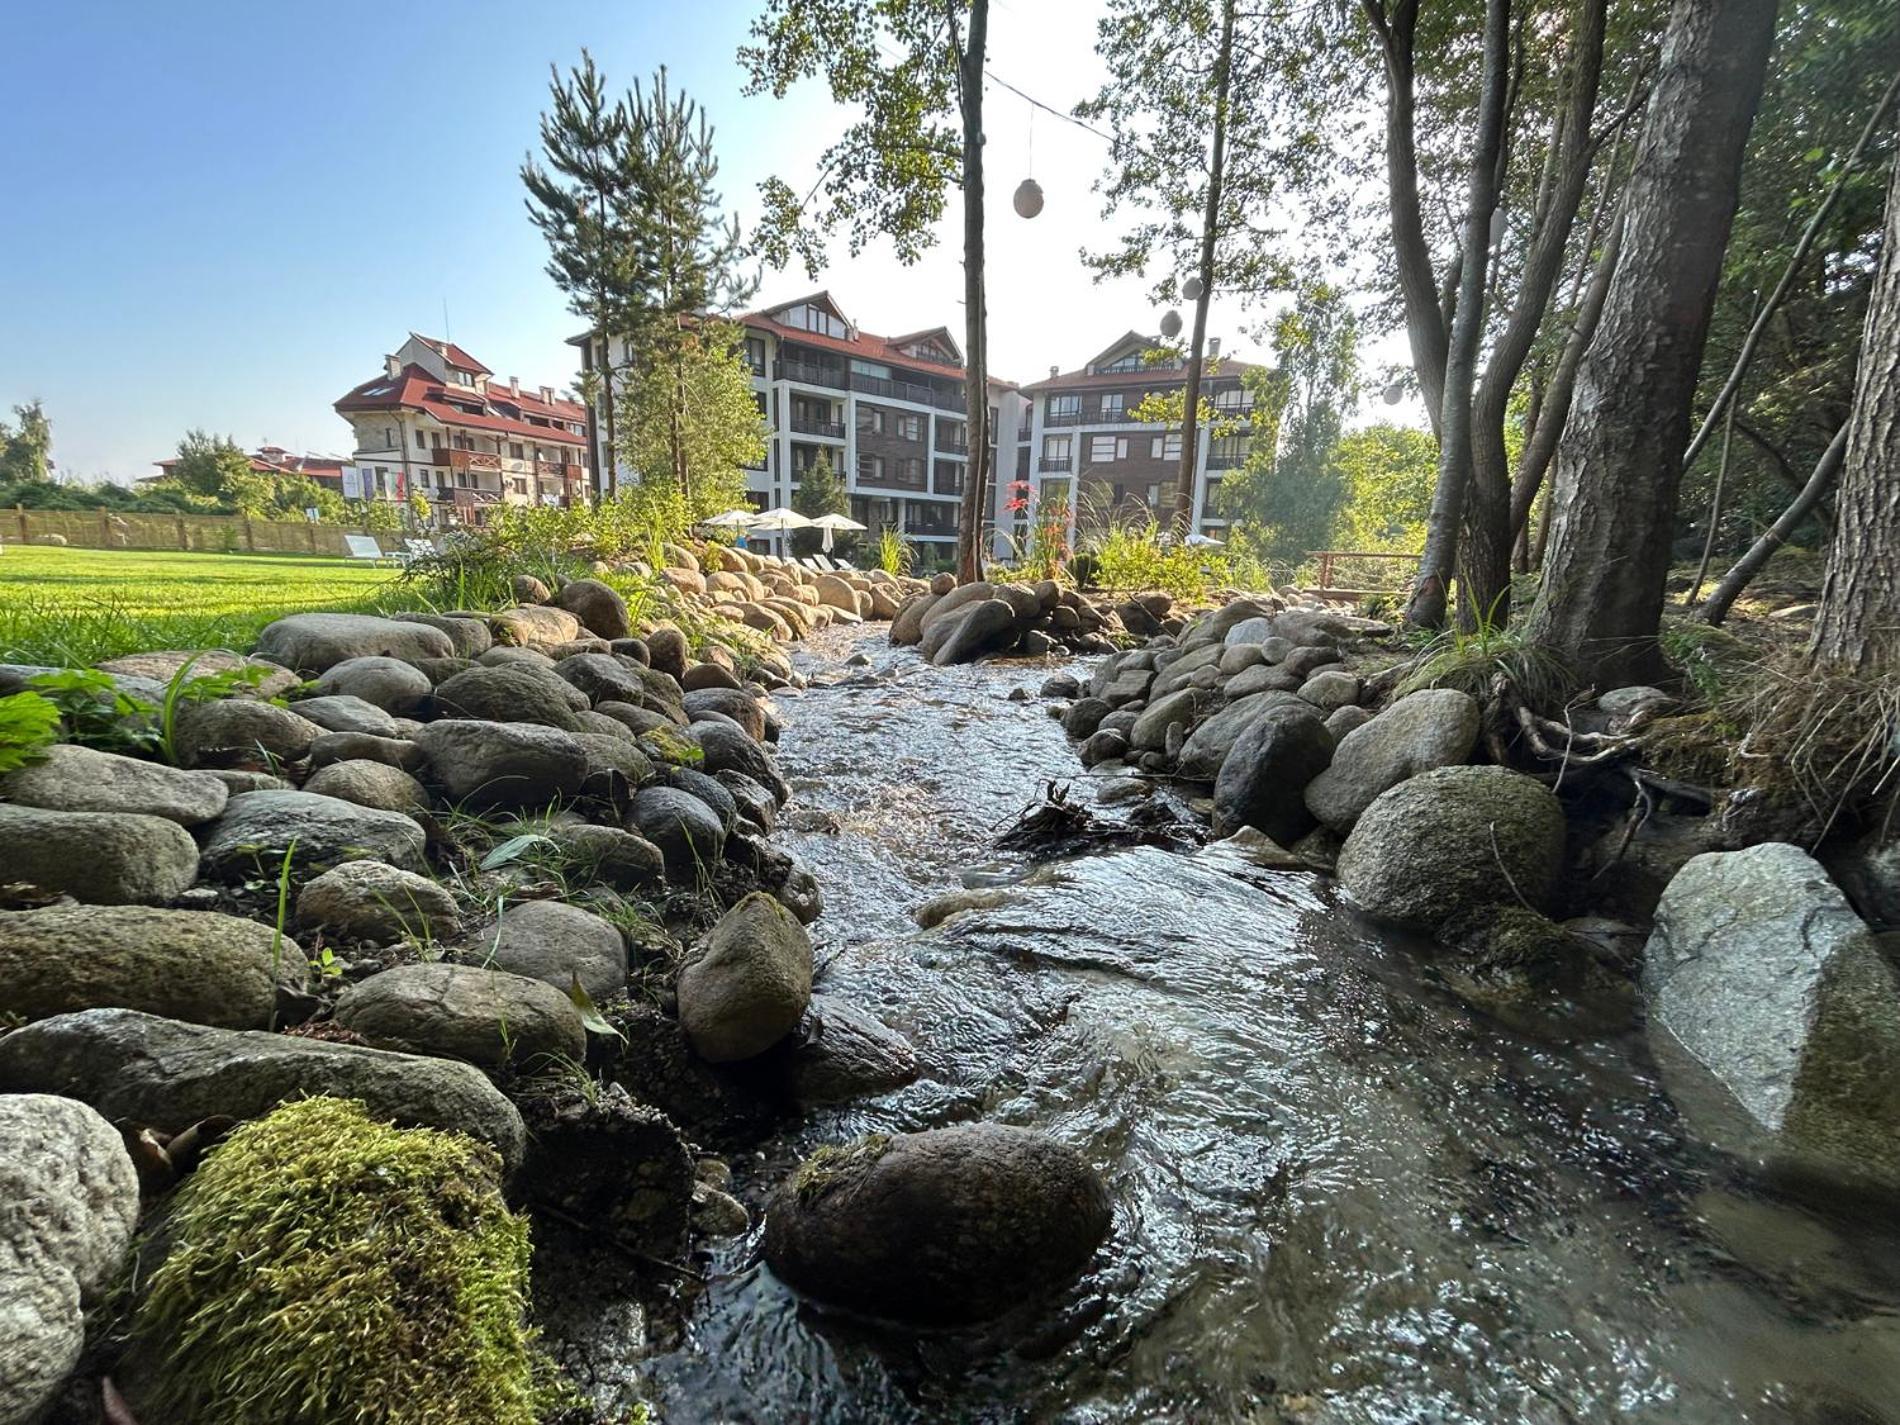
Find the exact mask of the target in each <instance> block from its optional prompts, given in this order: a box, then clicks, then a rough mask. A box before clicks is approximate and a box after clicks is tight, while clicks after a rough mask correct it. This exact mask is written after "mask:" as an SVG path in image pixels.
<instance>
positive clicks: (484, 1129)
mask: <svg viewBox="0 0 1900 1425" xmlns="http://www.w3.org/2000/svg"><path fill="white" fill-rule="evenodd" d="M0 1091H3V1092H7V1093H49V1092H58V1093H63V1094H67V1095H69V1096H71V1097H73V1098H76V1099H79V1100H81V1101H82V1102H84V1103H88V1104H91V1105H92V1106H93V1107H94V1108H96V1109H98V1110H99V1112H100V1113H102V1114H104V1115H105V1116H106V1117H107V1118H108V1119H112V1120H114V1121H120V1120H127V1121H130V1122H133V1123H138V1124H143V1125H145V1126H147V1127H150V1128H153V1129H156V1130H157V1131H159V1132H160V1133H177V1132H179V1131H180V1130H181V1129H184V1128H188V1127H189V1126H191V1125H192V1124H194V1123H196V1122H198V1121H199V1120H200V1119H203V1118H212V1117H215V1116H218V1115H220V1114H222V1115H226V1116H229V1117H231V1118H238V1119H249V1118H258V1117H261V1116H263V1115H264V1114H266V1113H269V1112H270V1111H271V1110H272V1109H273V1108H275V1107H277V1105H278V1104H280V1103H283V1102H285V1101H287V1100H289V1099H294V1098H303V1097H307V1096H309V1095H312V1094H332V1095H335V1096H336V1097H338V1098H359V1099H362V1100H363V1101H364V1104H365V1106H366V1107H367V1108H368V1110H369V1112H370V1113H371V1114H373V1115H376V1116H378V1117H383V1118H387V1119H389V1120H391V1121H392V1122H395V1123H398V1124H400V1125H402V1126H403V1127H416V1126H422V1127H427V1128H446V1129H448V1130H450V1131H451V1132H456V1133H467V1134H469V1135H470V1136H471V1137H474V1138H479V1139H481V1140H482V1141H483V1142H486V1143H490V1144H492V1145H493V1146H494V1147H495V1148H496V1149H497V1150H498V1151H499V1152H500V1153H501V1155H502V1159H503V1161H504V1163H505V1164H506V1165H507V1166H508V1168H509V1169H510V1170H511V1171H512V1169H513V1168H514V1166H515V1165H516V1164H518V1163H519V1162H520V1161H521V1154H522V1149H523V1146H524V1138H525V1135H524V1133H523V1130H522V1126H521V1116H520V1115H519V1114H518V1113H516V1112H515V1109H514V1105H513V1104H511V1103H509V1102H508V1100H507V1099H505V1098H503V1097H502V1095H501V1092H500V1091H499V1090H498V1089H496V1088H495V1086H494V1085H493V1084H491V1083H490V1082H489V1081H488V1080H487V1078H486V1077H484V1076H483V1074H482V1073H481V1071H480V1070H479V1069H476V1068H474V1067H473V1066H471V1065H468V1064H459V1063H456V1062H454V1061H452V1060H448V1059H427V1058H422V1057H419V1056H415V1055H410V1054H392V1053H388V1052H386V1051H384V1050H381V1049H365V1048H360V1047H358V1046H356V1045H353V1044H337V1043H332V1042H328V1041H325V1040H318V1039H304V1038H299V1037H296V1036H293V1035H287V1034H270V1033H266V1032H264V1031H261V1030H237V1029H214V1028H211V1027H209V1026H206V1025H199V1024H184V1023H181V1022H179V1021H178V1020H173V1019H161V1018H159V1017H157V1016H155V1015H149V1014H139V1013H136V1012H135V1011H132V1010H128V1009H92V1010H87V1011H85V1012H84V1013H81V1014H62V1015H59V1016H57V1017H56V1018H53V1019H42V1020H40V1021H39V1022H38V1023H36V1024H29V1025H27V1026H26V1028H24V1029H20V1030H15V1031H14V1032H13V1033H12V1034H8V1035H6V1036H5V1037H4V1038H0Z"/></svg>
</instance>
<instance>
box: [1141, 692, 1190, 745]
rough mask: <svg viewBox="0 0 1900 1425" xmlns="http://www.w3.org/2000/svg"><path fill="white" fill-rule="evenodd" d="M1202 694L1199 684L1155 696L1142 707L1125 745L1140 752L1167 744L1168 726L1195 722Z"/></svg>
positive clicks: (1186, 725) (1185, 725)
mask: <svg viewBox="0 0 1900 1425" xmlns="http://www.w3.org/2000/svg"><path fill="white" fill-rule="evenodd" d="M1205 696H1206V695H1205V694H1204V693H1202V692H1201V691H1200V690H1199V689H1198V688H1182V689H1181V690H1180V691H1179V692H1174V693H1169V694H1168V695H1167V697H1165V698H1156V699H1155V700H1154V701H1153V702H1151V703H1149V704H1148V706H1147V707H1145V708H1143V709H1142V711H1141V716H1139V717H1137V718H1136V719H1135V725H1134V727H1133V729H1132V730H1131V731H1130V732H1129V734H1128V745H1129V746H1130V747H1133V748H1135V749H1136V750H1137V751H1140V752H1158V751H1160V750H1161V749H1162V748H1163V747H1165V746H1167V742H1168V729H1169V728H1171V727H1175V726H1177V725H1178V726H1179V727H1180V728H1181V729H1182V731H1183V732H1184V733H1185V731H1186V730H1187V729H1188V728H1190V727H1192V726H1193V725H1194V719H1195V716H1196V714H1197V713H1198V712H1199V711H1200V707H1201V703H1202V701H1203V700H1204V699H1205Z"/></svg>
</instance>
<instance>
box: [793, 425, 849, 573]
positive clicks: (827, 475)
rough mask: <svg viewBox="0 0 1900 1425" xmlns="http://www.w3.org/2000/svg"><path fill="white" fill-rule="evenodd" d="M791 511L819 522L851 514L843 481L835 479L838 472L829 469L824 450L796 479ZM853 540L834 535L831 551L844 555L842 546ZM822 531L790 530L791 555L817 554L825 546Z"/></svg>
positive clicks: (829, 463)
mask: <svg viewBox="0 0 1900 1425" xmlns="http://www.w3.org/2000/svg"><path fill="white" fill-rule="evenodd" d="M792 508H793V509H795V510H797V511H798V512H799V513H800V514H801V515H804V516H805V517H806V518H807V519H814V520H815V519H818V518H819V517H820V516H822V515H848V514H850V513H851V497H850V495H848V494H847V493H846V492H845V488H844V482H843V481H842V480H840V479H839V478H838V473H837V471H835V470H833V469H832V468H831V456H830V455H829V454H827V453H826V452H824V451H822V450H821V451H819V452H818V459H817V460H816V461H814V462H813V463H812V465H811V468H810V469H808V470H806V471H805V472H804V473H803V474H802V475H800V476H799V477H798V489H797V490H796V491H794V492H793V494H792ZM853 539H854V536H852V535H851V534H849V533H846V534H842V535H839V536H837V538H836V540H835V542H834V546H833V547H834V548H838V549H839V552H840V553H844V552H846V550H845V549H844V548H843V547H842V546H848V545H849V544H850V543H851V542H852V541H853ZM824 542H825V532H824V531H823V530H821V529H795V530H793V531H792V553H793V554H796V555H798V556H800V557H803V556H806V555H811V554H816V553H817V552H818V551H819V550H820V549H822V548H823V547H824Z"/></svg>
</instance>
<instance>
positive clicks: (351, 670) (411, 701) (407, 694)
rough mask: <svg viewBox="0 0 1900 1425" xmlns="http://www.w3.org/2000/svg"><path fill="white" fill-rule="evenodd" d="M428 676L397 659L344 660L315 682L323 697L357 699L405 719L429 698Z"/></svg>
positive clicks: (411, 664)
mask: <svg viewBox="0 0 1900 1425" xmlns="http://www.w3.org/2000/svg"><path fill="white" fill-rule="evenodd" d="M430 686H431V685H430V682H429V676H428V674H426V673H424V672H423V671H422V670H421V669H420V668H418V667H416V666H415V665H414V664H413V663H408V662H405V661H404V660H403V659H400V658H346V659H344V660H343V661H342V662H341V663H332V664H331V665H330V666H329V667H328V668H326V669H324V671H323V676H322V677H320V678H318V679H317V682H316V689H317V692H318V694H319V695H321V696H325V697H332V696H335V697H350V698H361V699H362V700H363V701H364V702H366V703H369V704H370V705H371V706H373V707H379V708H381V709H382V710H383V711H384V712H386V713H390V714H392V715H393V716H395V717H408V716H409V715H410V714H412V713H413V712H415V711H416V709H417V708H419V707H421V706H422V703H423V700H424V699H425V698H427V697H428V696H429V688H430Z"/></svg>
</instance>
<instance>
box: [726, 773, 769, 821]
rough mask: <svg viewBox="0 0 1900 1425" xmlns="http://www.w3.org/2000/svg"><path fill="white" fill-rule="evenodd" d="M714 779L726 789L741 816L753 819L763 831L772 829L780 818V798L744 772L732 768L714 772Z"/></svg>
mask: <svg viewBox="0 0 1900 1425" xmlns="http://www.w3.org/2000/svg"><path fill="white" fill-rule="evenodd" d="M713 780H714V781H716V782H718V783H719V785H720V786H722V787H724V788H725V789H726V791H727V793H728V794H729V795H730V796H731V797H732V800H733V804H734V806H735V807H736V808H737V809H738V812H739V814H740V815H741V816H743V817H746V818H747V819H749V820H750V821H752V822H753V824H754V825H756V826H757V827H758V828H759V830H761V831H770V830H771V829H772V827H773V824H774V823H775V822H776V821H777V820H778V798H777V797H775V796H773V795H772V793H771V792H770V791H769V790H768V789H767V788H766V787H764V786H762V785H760V784H759V783H758V782H757V781H755V780H754V779H752V778H751V777H748V776H746V774H745V773H744V772H735V771H733V770H732V769H731V768H727V769H726V770H725V771H723V772H715V773H713Z"/></svg>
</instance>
